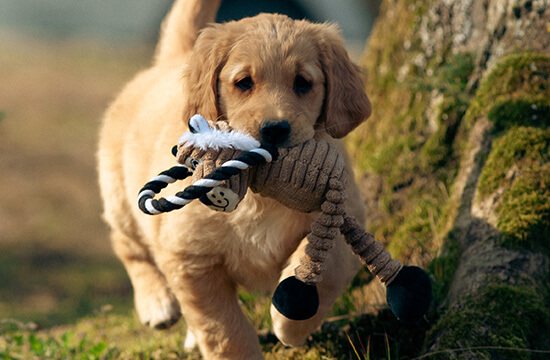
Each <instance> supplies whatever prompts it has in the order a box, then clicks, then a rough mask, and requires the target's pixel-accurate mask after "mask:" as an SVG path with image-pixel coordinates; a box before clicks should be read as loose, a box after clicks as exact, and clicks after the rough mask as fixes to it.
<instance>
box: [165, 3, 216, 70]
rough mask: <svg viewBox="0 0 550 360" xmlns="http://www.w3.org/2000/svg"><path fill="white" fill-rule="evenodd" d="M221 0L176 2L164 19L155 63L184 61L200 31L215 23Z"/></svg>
mask: <svg viewBox="0 0 550 360" xmlns="http://www.w3.org/2000/svg"><path fill="white" fill-rule="evenodd" d="M220 3H221V0H176V1H175V2H174V5H172V9H171V10H170V12H169V13H168V15H167V16H166V18H165V19H164V21H163V23H162V28H161V35H160V41H159V44H158V46H157V50H156V55H155V63H157V64H158V63H163V62H171V61H178V60H182V59H183V57H184V55H185V54H187V53H188V52H189V51H191V49H192V48H193V44H194V43H195V40H196V39H197V35H198V33H199V31H200V30H201V29H202V28H203V27H205V26H206V24H208V23H210V22H213V21H214V20H215V18H216V14H217V12H218V9H219V7H220Z"/></svg>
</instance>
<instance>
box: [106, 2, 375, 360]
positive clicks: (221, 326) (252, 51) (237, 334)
mask: <svg viewBox="0 0 550 360" xmlns="http://www.w3.org/2000/svg"><path fill="white" fill-rule="evenodd" d="M218 6H219V1H218V0H210V1H199V0H187V1H186V0H179V1H176V2H175V3H174V6H173V8H172V10H171V12H170V14H169V15H168V16H167V18H166V20H165V21H164V24H163V29H162V34H161V38H160V42H159V45H158V49H157V53H156V57H155V61H154V64H153V65H152V67H151V68H150V69H148V70H146V71H144V72H142V73H141V74H139V75H138V76H137V77H136V78H135V79H134V80H133V81H132V82H130V84H128V85H127V86H126V88H125V89H124V90H123V91H122V93H121V94H120V95H119V96H118V98H117V99H116V101H114V103H113V104H112V105H111V107H110V108H109V110H108V112H107V114H106V116H105V119H104V121H103V127H102V130H101V134H100V143H99V152H98V160H99V173H100V185H101V195H102V198H103V201H104V209H105V211H104V217H105V219H106V221H107V222H108V224H109V225H110V227H111V229H112V241H113V247H114V250H115V252H116V254H117V256H118V257H119V258H120V260H121V261H122V262H123V263H124V266H125V268H126V270H127V272H128V275H129V277H130V279H131V282H132V284H133V287H134V296H135V306H136V309H137V313H138V315H139V318H140V320H141V321H142V322H143V323H144V324H146V325H148V326H151V327H155V328H166V327H168V326H170V325H172V324H173V323H175V322H176V321H177V320H178V319H179V317H180V316H181V314H183V316H184V317H185V320H186V323H187V326H188V333H187V340H186V346H189V347H190V346H194V345H195V344H197V345H198V346H199V348H200V351H201V353H202V354H203V356H204V357H205V358H206V359H262V358H263V357H262V353H261V351H260V346H259V344H258V339H257V335H256V333H255V330H254V328H253V327H252V326H251V325H250V324H249V322H248V321H247V319H246V318H245V316H244V315H243V313H242V311H241V309H240V307H239V304H238V299H237V289H238V287H240V286H242V287H244V288H246V289H253V290H260V291H266V292H268V291H272V290H273V289H274V288H275V286H276V285H277V283H278V282H279V281H281V280H282V279H285V278H287V277H289V276H292V275H293V271H294V268H295V267H296V265H297V264H298V261H299V258H300V257H301V255H302V254H303V252H304V246H305V240H304V236H305V235H306V234H307V233H308V232H309V231H310V228H309V226H310V223H311V222H312V221H313V219H314V217H315V215H316V214H306V213H299V212H297V211H293V210H290V209H288V208H286V207H284V206H283V205H281V204H280V203H278V202H276V201H275V200H272V199H269V198H265V197H262V196H261V195H259V194H254V193H253V192H251V191H249V192H248V194H247V195H246V197H245V198H244V199H243V201H242V202H241V204H240V205H239V207H238V208H237V209H236V210H235V211H234V212H232V213H219V212H215V211H212V210H210V209H208V208H206V207H205V206H204V205H203V204H201V203H200V202H194V203H192V204H190V205H188V206H186V207H185V208H184V209H182V210H180V211H174V212H171V213H167V214H162V215H158V216H148V215H145V214H143V213H141V212H140V210H139V209H138V206H137V201H136V197H137V194H138V191H139V189H140V188H141V187H142V186H143V185H144V184H145V183H146V182H147V181H148V180H150V179H151V178H152V177H153V176H155V175H156V174H158V173H159V172H160V171H162V170H164V169H166V168H168V167H170V166H173V165H175V160H174V158H173V156H172V155H171V151H170V150H171V148H172V146H173V145H175V144H176V142H177V139H178V137H179V136H180V135H181V134H182V133H183V132H184V131H187V120H188V119H189V118H190V117H191V116H192V115H194V114H196V113H200V114H202V115H203V116H205V117H206V118H207V119H209V120H219V119H223V120H226V121H228V122H229V124H230V125H231V126H232V127H233V128H234V129H237V130H242V131H245V132H247V133H249V134H251V135H252V136H253V137H255V138H256V139H258V140H261V141H266V142H270V143H272V144H276V145H277V146H284V147H288V146H292V145H296V144H299V143H301V142H303V141H306V140H308V139H311V138H315V139H324V140H326V141H330V142H333V143H335V144H337V146H339V149H340V151H341V152H342V153H345V149H344V146H343V145H342V143H341V141H340V140H337V139H338V138H341V137H343V136H345V135H346V134H347V133H348V132H349V131H351V130H352V129H354V128H355V127H356V126H357V125H359V124H360V123H361V122H362V121H363V120H365V119H366V118H367V117H368V116H369V115H370V103H369V101H368V99H367V97H366V96H365V93H364V87H363V84H362V81H361V79H360V71H359V69H358V67H357V66H355V65H354V64H352V63H351V62H350V60H349V58H348V56H347V54H346V52H345V50H344V47H343V45H342V43H343V41H342V39H341V38H340V36H339V34H338V31H337V29H336V28H335V26H333V25H327V24H312V23H309V22H307V21H294V20H291V19H289V18H288V17H286V16H283V15H269V14H262V15H258V16H256V17H253V18H247V19H243V20H240V21H235V22H228V23H225V24H212V25H207V24H208V23H209V22H211V21H213V19H214V18H215V15H216V12H217V9H218ZM348 163H349V160H348ZM350 178H351V179H352V178H353V177H352V176H350ZM187 185H188V183H187V182H184V183H182V184H180V186H177V185H173V186H171V187H169V188H168V189H167V190H166V193H163V195H169V194H170V193H175V192H177V191H180V190H182V188H183V187H185V186H187ZM347 186H348V188H347V193H348V195H349V198H348V199H347V201H346V211H347V212H348V213H349V214H350V215H353V216H354V217H356V218H357V219H358V220H359V221H364V219H365V215H364V208H363V204H362V201H361V200H360V196H359V191H358V189H357V187H356V185H355V184H354V183H353V181H352V180H350V181H349V183H348V185H347ZM359 267H360V263H359V261H358V259H357V258H356V256H355V255H353V254H352V252H351V250H350V249H349V247H348V246H347V245H346V243H345V241H344V240H343V238H339V239H337V243H336V245H335V246H334V247H333V248H332V250H331V255H330V259H329V261H328V262H327V270H326V271H325V272H324V275H323V280H322V281H321V282H320V283H319V284H318V285H317V286H318V290H319V296H320V307H319V311H318V313H317V315H315V316H314V317H313V318H311V319H309V320H301V321H295V320H290V319H288V318H286V317H284V316H283V315H281V314H280V313H279V312H278V311H277V310H276V309H275V308H274V307H272V310H271V315H272V319H273V326H274V332H275V334H276V335H277V336H278V338H279V339H280V340H281V341H282V342H284V343H285V344H289V345H300V344H302V343H303V342H304V341H305V340H306V338H307V336H308V335H309V334H310V333H311V332H312V331H314V330H315V329H316V328H317V327H318V326H319V324H320V323H321V322H322V320H323V318H324V316H325V315H326V313H327V312H328V311H329V309H330V308H331V306H332V304H333V302H334V300H335V299H336V298H337V297H338V296H339V295H340V294H341V293H342V291H343V290H344V289H345V287H346V286H347V285H348V284H349V282H350V280H351V279H352V278H353V276H354V275H355V274H356V272H357V270H358V269H359Z"/></svg>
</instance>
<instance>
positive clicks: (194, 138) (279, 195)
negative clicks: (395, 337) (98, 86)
mask: <svg viewBox="0 0 550 360" xmlns="http://www.w3.org/2000/svg"><path fill="white" fill-rule="evenodd" d="M189 129H190V132H187V133H185V134H184V135H183V136H182V137H181V138H180V141H179V143H178V145H177V146H175V147H174V149H173V150H172V152H173V154H174V155H175V156H176V158H177V160H178V162H179V163H180V164H181V165H179V166H175V167H173V168H171V169H169V170H167V171H164V172H162V173H160V174H159V175H158V176H156V177H155V178H153V179H152V180H151V181H150V182H148V183H147V184H146V185H145V186H144V187H143V188H142V189H141V190H140V193H139V195H138V204H139V208H140V209H141V210H142V211H143V212H144V213H146V214H150V215H157V214H162V213H164V212H168V211H172V210H176V209H180V208H182V207H184V206H185V205H187V204H188V203H190V202H191V201H193V200H194V199H199V200H200V201H201V202H202V203H204V204H205V205H206V206H208V207H210V208H211V209H213V210H216V211H224V212H231V211H233V210H235V209H236V208H237V206H238V204H239V202H240V201H241V200H242V199H243V198H244V196H245V195H246V192H247V191H248V188H250V189H251V190H252V191H253V192H255V193H259V194H261V195H262V196H267V197H270V198H272V199H275V200H277V201H279V202H280V203H281V204H283V205H285V206H287V207H289V208H291V209H294V210H298V211H301V212H308V213H309V212H318V215H317V217H316V219H315V221H314V222H313V223H312V224H311V232H310V233H309V235H308V236H307V241H308V244H307V246H306V250H305V255H304V256H303V257H302V259H300V264H299V265H298V266H297V268H296V269H295V276H291V277H289V278H287V279H285V280H283V281H282V282H281V283H280V284H279V285H278V286H277V289H276V290H275V293H274V295H273V298H272V302H273V305H274V306H275V308H277V310H278V311H279V312H280V313H281V314H283V315H284V316H286V317H287V318H289V319H293V320H305V319H309V318H311V317H313V316H314V315H315V314H316V313H317V310H318V306H319V295H318V292H317V287H316V284H317V283H318V282H320V281H321V280H322V273H323V270H324V268H325V261H326V259H327V257H328V256H329V250H330V249H331V248H332V245H333V244H334V241H335V238H336V237H337V236H338V235H339V234H342V235H343V236H344V238H345V240H346V242H347V243H348V244H349V245H350V247H351V249H352V251H353V252H354V253H355V254H357V255H358V256H359V257H360V259H361V261H362V262H363V263H364V264H366V265H367V267H368V269H369V271H371V272H372V273H373V274H374V275H376V276H377V277H378V278H379V279H380V281H381V282H382V283H384V284H385V285H386V286H387V293H386V299H387V302H388V305H389V307H390V309H391V310H392V312H393V313H394V314H395V316H396V317H397V318H398V319H399V320H401V321H402V322H404V323H409V324H411V323H416V322H417V321H418V320H420V319H421V318H422V317H423V316H424V315H425V314H426V312H427V310H428V307H429V305H430V303H431V283H430V280H429V278H428V276H427V275H426V273H425V272H424V271H423V270H422V269H420V268H418V267H415V266H403V265H402V264H401V263H400V262H399V261H397V260H395V259H392V258H391V255H390V254H389V252H388V251H387V250H384V247H383V245H382V244H381V243H380V242H378V241H376V240H375V239H374V236H373V235H372V234H371V233H368V232H366V231H365V230H364V229H363V227H362V226H361V225H360V224H359V223H358V222H357V221H356V220H355V218H353V217H352V216H350V215H348V214H346V211H345V207H344V200H345V198H346V193H345V183H346V177H347V175H348V174H347V172H348V170H347V169H346V166H345V162H344V158H343V157H342V156H341V155H340V153H339V152H338V151H337V150H336V149H335V148H334V146H332V145H331V144H329V143H327V142H325V141H316V140H313V139H312V140H308V141H306V142H304V143H302V144H300V145H297V146H294V147H291V148H281V149H278V148H277V147H275V146H272V145H269V144H260V143H259V142H258V141H256V140H255V139H254V138H252V137H251V136H249V135H247V134H243V133H241V132H238V131H234V130H231V129H229V126H228V125H227V123H224V122H216V123H212V126H211V125H210V124H209V122H208V121H207V120H206V119H204V118H203V117H202V116H200V115H195V116H193V117H192V118H191V119H190V120H189ZM189 176H192V180H193V184H192V185H190V186H188V187H187V188H186V189H184V190H183V191H181V192H178V193H177V194H175V195H172V196H169V197H166V198H160V199H158V200H156V199H154V196H155V195H156V194H158V193H159V192H160V191H161V190H162V189H163V188H165V187H166V186H167V185H168V184H169V183H173V182H175V181H177V180H182V179H185V178H187V177H189Z"/></svg>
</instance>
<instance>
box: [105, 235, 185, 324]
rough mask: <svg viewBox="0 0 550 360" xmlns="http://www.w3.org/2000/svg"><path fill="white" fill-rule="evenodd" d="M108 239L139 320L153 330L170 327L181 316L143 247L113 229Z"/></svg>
mask: <svg viewBox="0 0 550 360" xmlns="http://www.w3.org/2000/svg"><path fill="white" fill-rule="evenodd" d="M111 239H112V242H113V248H114V250H115V253H116V254H117V256H118V258H119V259H120V260H121V261H122V263H123V264H124V267H125V268H126V271H127V272H128V276H129V277H130V281H131V282H132V286H133V288H134V303H135V307H136V311H137V313H138V316H139V319H140V321H141V322H142V323H143V324H145V325H147V326H150V327H152V328H156V329H166V328H169V327H170V326H172V325H174V324H175V323H176V322H177V321H178V320H179V318H180V317H181V312H180V307H179V304H178V301H177V300H176V297H175V296H174V295H173V294H172V292H171V291H170V288H169V287H168V285H167V283H166V279H165V277H164V275H162V273H161V272H160V271H159V269H158V268H157V266H156V264H155V262H154V260H153V259H152V257H151V255H150V253H149V251H148V250H147V248H146V247H144V246H143V245H141V244H139V243H138V242H136V241H134V240H132V239H130V238H128V237H127V236H126V235H124V234H122V233H120V232H118V231H116V230H113V232H112V234H111Z"/></svg>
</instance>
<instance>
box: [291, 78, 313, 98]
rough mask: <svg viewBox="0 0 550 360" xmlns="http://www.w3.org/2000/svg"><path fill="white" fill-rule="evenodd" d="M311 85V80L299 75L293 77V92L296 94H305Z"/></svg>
mask: <svg viewBox="0 0 550 360" xmlns="http://www.w3.org/2000/svg"><path fill="white" fill-rule="evenodd" d="M312 87H313V84H312V83H311V81H309V80H307V79H306V78H304V77H303V76H301V75H298V76H296V78H295V79H294V92H295V93H296V94H298V95H302V94H307V93H308V92H309V90H311V88H312Z"/></svg>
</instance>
